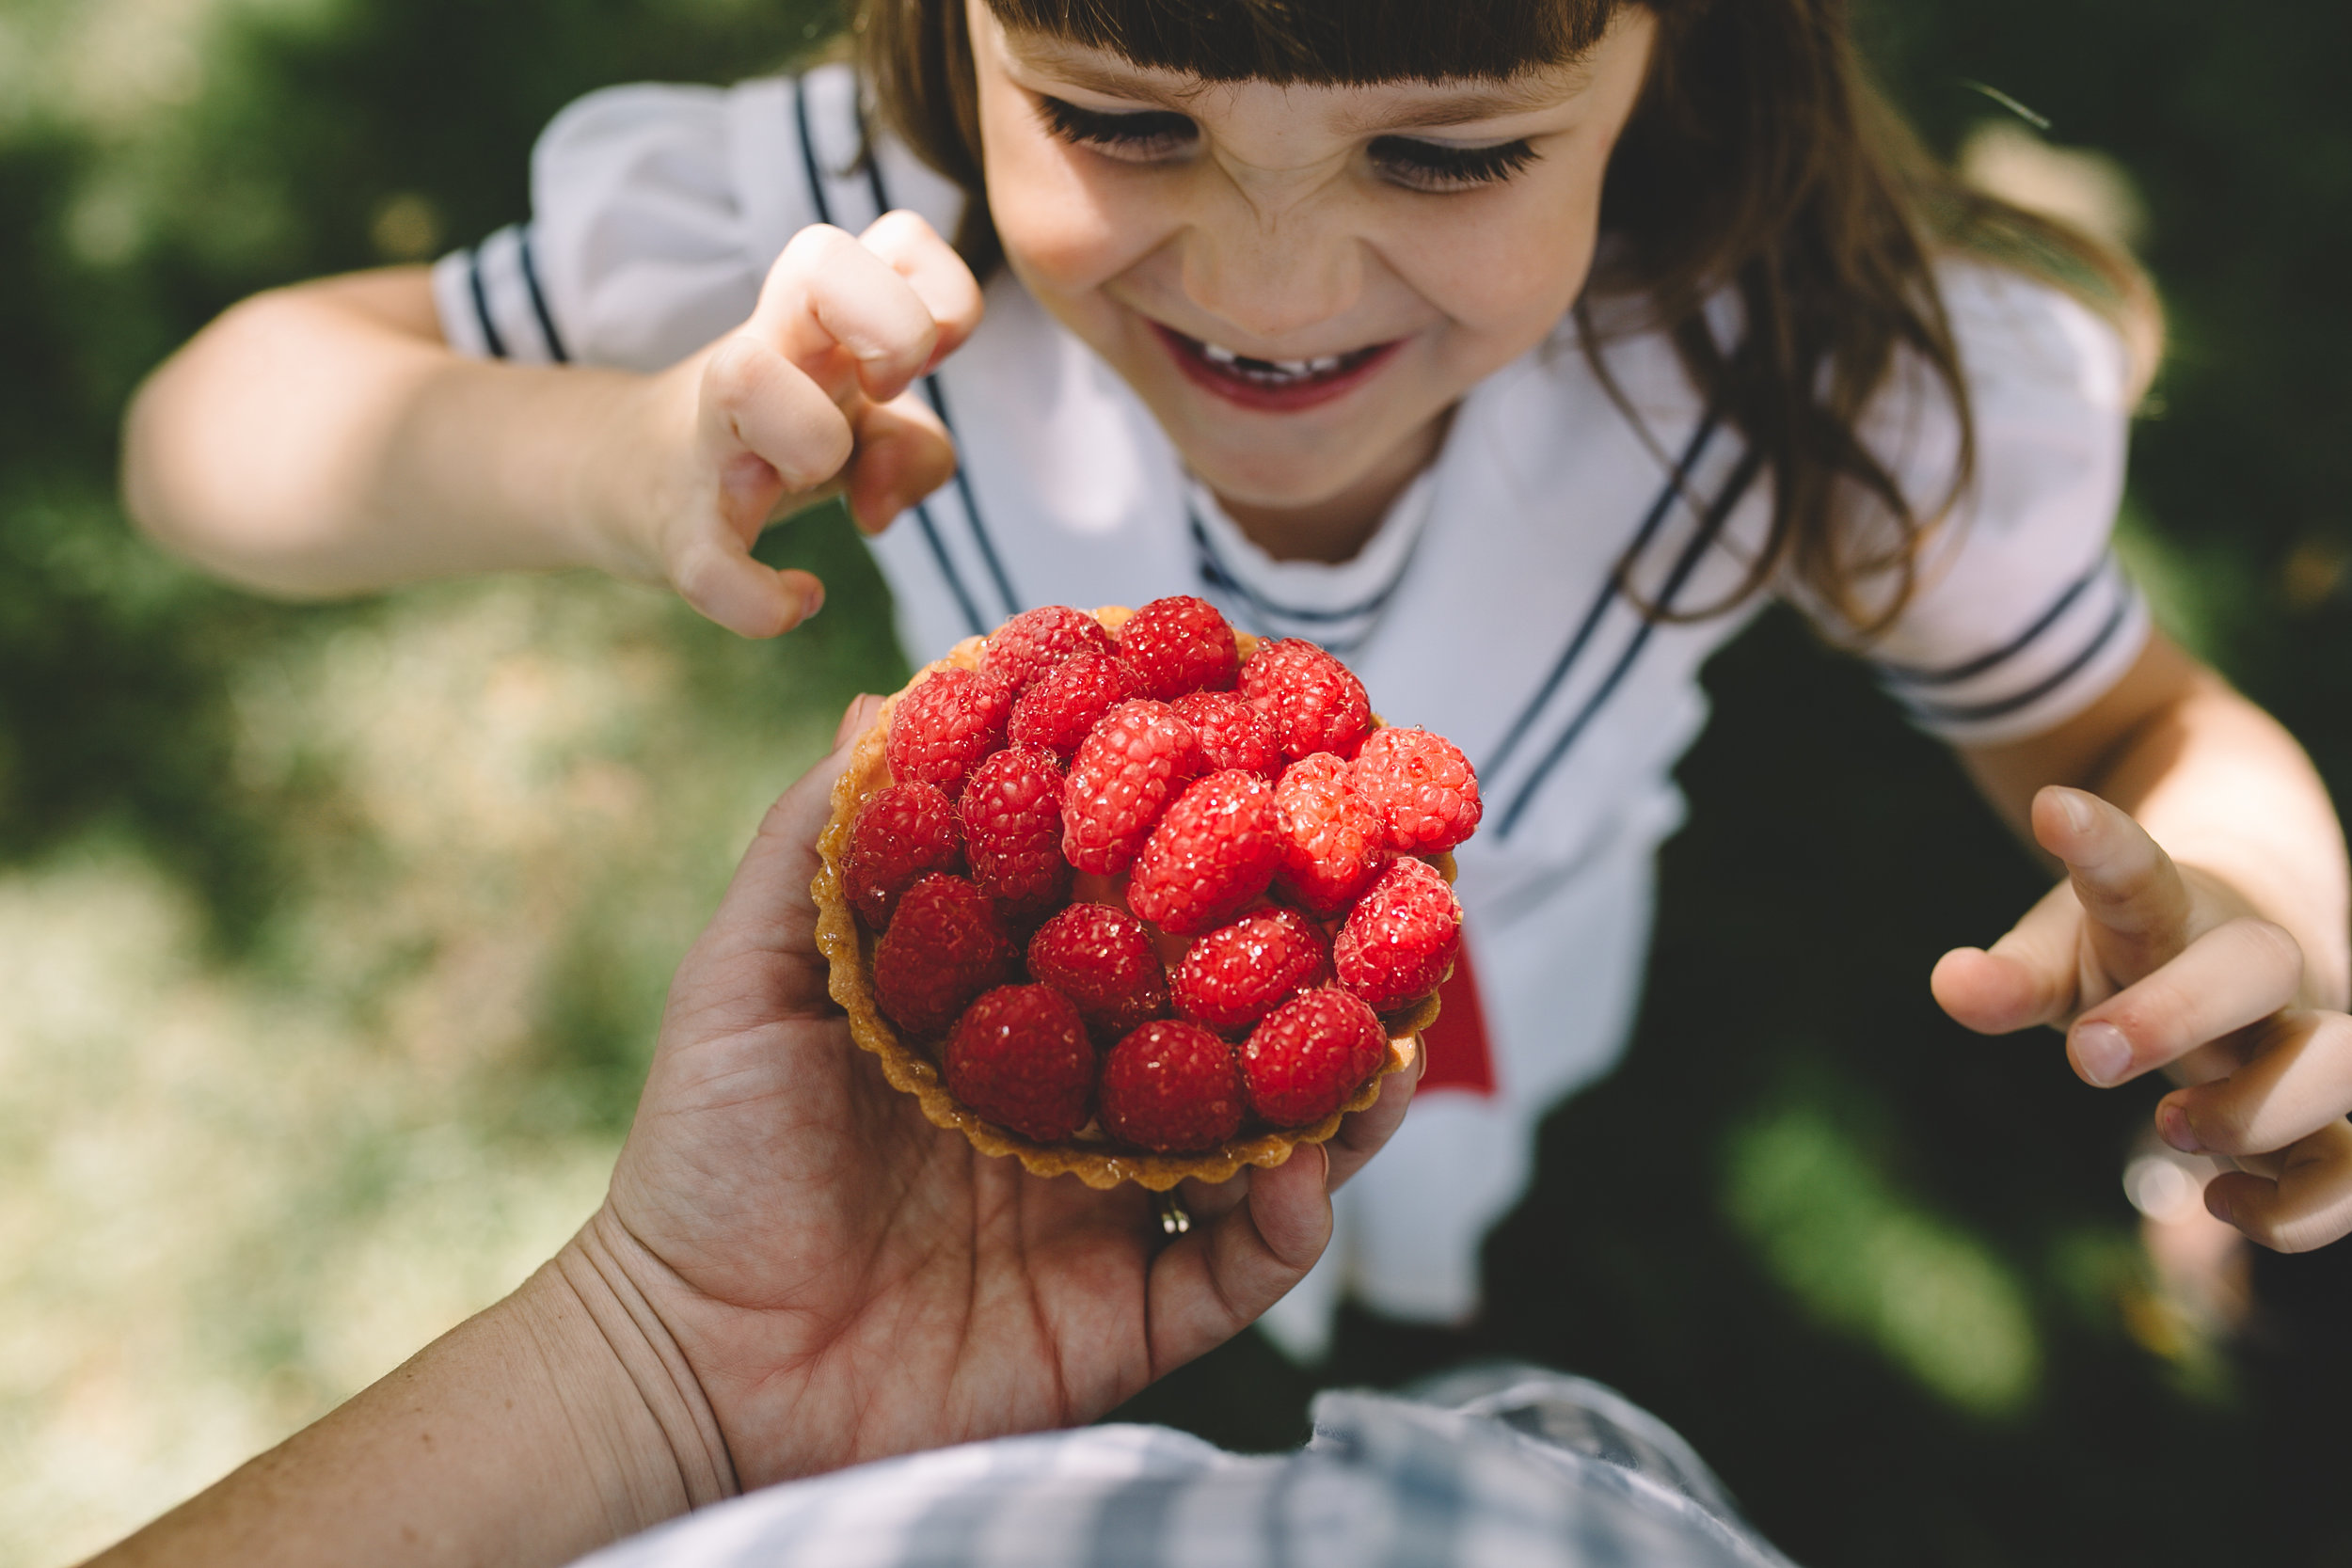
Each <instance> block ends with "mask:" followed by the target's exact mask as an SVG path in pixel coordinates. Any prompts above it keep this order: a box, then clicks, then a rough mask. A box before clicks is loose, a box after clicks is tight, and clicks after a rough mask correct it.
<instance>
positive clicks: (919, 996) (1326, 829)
mask: <svg viewBox="0 0 2352 1568" xmlns="http://www.w3.org/2000/svg"><path fill="white" fill-rule="evenodd" d="M1477 821H1478V794H1477V780H1476V778H1475V776H1474V775H1473V774H1471V772H1470V768H1469V764H1468V763H1467V762H1466V761H1464V760H1462V756H1461V752H1459V751H1457V750H1456V749H1454V747H1453V746H1451V745H1450V744H1448V743H1447V742H1446V741H1444V740H1443V739H1442V738H1441V737H1439V736H1433V735H1428V734H1426V733H1425V732H1422V731H1419V730H1391V729H1389V728H1388V727H1386V726H1385V725H1383V724H1382V723H1381V722H1380V721H1379V719H1378V718H1377V717H1376V716H1375V715H1374V714H1373V713H1372V710H1371V705H1370V703H1369V701H1368V700H1367V699H1366V697H1365V696H1364V693H1363V689H1362V686H1361V684H1360V683H1359V682H1358V681H1357V680H1356V677H1355V675H1354V674H1353V673H1350V672H1349V671H1348V670H1347V668H1346V666H1345V665H1343V664H1342V663H1341V662H1340V661H1339V660H1337V659H1335V658H1333V657H1331V656H1330V655H1328V654H1327V653H1325V652H1324V651H1323V650H1322V649H1321V648H1318V647H1316V646H1314V645H1313V644H1312V643H1309V642H1302V641H1295V640H1291V641H1261V640H1259V639H1257V638H1253V637H1251V636H1249V635H1248V633H1245V632H1238V631H1235V630H1234V629H1233V628H1232V626H1229V625H1227V624H1226V622H1225V620H1224V618H1223V617H1222V616H1221V615H1219V614H1218V613H1217V612H1216V610H1215V609H1214V608H1213V607H1211V606H1210V605H1208V604H1206V603H1205V602H1203V601H1201V600H1200V599H1195V598H1189V597H1180V598H1170V599H1161V600H1157V601H1154V602H1153V603H1152V604H1150V605H1146V606H1145V607H1143V609H1142V610H1136V611H1130V610H1123V609H1116V608H1114V609H1106V610H1095V611H1093V612H1092V613H1091V614H1089V613H1088V612H1086V611H1083V610H1071V609H1068V608H1067V607H1062V606H1053V607H1048V608H1047V609H1044V610H1030V611H1028V612H1026V613H1025V614H1024V615H1020V616H1016V617H1014V619H1013V620H1011V621H1009V622H1008V623H1006V625H1005V626H1001V627H999V628H998V629H997V631H996V633H995V634H994V635H993V636H992V637H990V638H986V639H983V638H977V637H975V638H970V639H967V640H966V641H963V642H961V643H959V644H957V646H956V647H955V648H954V649H953V650H952V651H950V652H949V654H948V656H947V657H946V658H944V659H941V660H939V661H938V662H936V663H934V664H931V665H930V666H928V667H926V668H925V669H924V670H923V671H921V672H920V673H918V674H917V675H916V676H915V678H914V680H913V681H912V682H910V683H909V684H908V686H907V688H906V689H904V690H902V691H900V692H898V694H897V695H896V696H894V697H892V698H890V699H889V700H888V701H886V702H885V703H884V704H883V705H882V714H881V716H880V717H879V718H878V719H877V720H876V721H875V722H874V724H873V725H872V727H871V728H869V729H868V730H867V731H866V733H865V734H864V735H862V736H859V737H858V739H857V741H856V743H855V745H854V747H853V748H852V750H851V752H850V763H849V767H848V768H846V769H845V770H844V771H843V773H842V775H841V778H840V780H839V782H838V783H836V784H834V793H833V816H832V819H831V821H830V822H828V824H827V825H826V829H825V833H824V836H823V838H822V840H821V841H820V842H819V846H818V847H819V852H820V854H821V857H822V862H823V863H822V866H821V867H820V869H819V870H818V876H817V879H816V882H815V883H814V884H813V886H812V888H811V892H812V893H813V894H814V895H815V897H816V901H817V911H818V923H817V940H818V947H819V948H820V949H822V951H823V952H824V954H825V956H826V958H827V960H828V962H829V964H830V966H831V975H830V989H831V990H832V994H833V997H834V1001H836V1002H838V1003H839V1004H840V1005H841V1006H843V1007H844V1008H845V1009H846V1010H847V1011H848V1013H849V1015H850V1034H851V1036H852V1037H854V1038H855V1039H856V1041H857V1043H858V1045H859V1046H860V1048H862V1049H864V1050H866V1051H868V1052H870V1053H873V1054H874V1055H875V1056H876V1057H878V1058H879V1059H880V1060H881V1063H882V1072H883V1074H884V1076H885V1077H887V1078H888V1079H889V1081H890V1083H891V1084H892V1085H893V1086H894V1087H896V1088H898V1089H899V1090H900V1091H901V1092H903V1093H907V1094H911V1095H913V1096H914V1097H915V1098H916V1100H917V1101H920V1102H921V1104H922V1107H923V1111H924V1114H925V1115H926V1116H927V1117H929V1118H930V1120H931V1121H932V1122H933V1123H934V1124H936V1125H938V1126H940V1127H943V1128H950V1129H953V1130H955V1131H957V1132H961V1133H963V1135H964V1136H965V1137H967V1138H969V1139H970V1140H971V1142H972V1144H973V1147H975V1148H978V1149H979V1150H980V1151H981V1152H983V1153H986V1154H991V1155H999V1156H1009V1157H1011V1158H1014V1159H1017V1160H1019V1161H1020V1162H1021V1163H1022V1164H1023V1165H1025V1166H1026V1167H1027V1168H1028V1169H1029V1170H1030V1171H1031V1172H1033V1173H1035V1174H1037V1175H1039V1176H1061V1175H1072V1176H1075V1177H1077V1178H1078V1179H1079V1180H1082V1181H1084V1182H1086V1183H1087V1184H1088V1185H1089V1186H1092V1187H1104V1188H1107V1187H1114V1186H1117V1185H1118V1184H1120V1182H1123V1181H1132V1182H1136V1183H1137V1184H1139V1185H1141V1186H1144V1187H1147V1188H1150V1189H1152V1190H1153V1191H1156V1192H1165V1191H1166V1190H1167V1189H1168V1188H1170V1187H1172V1186H1174V1185H1175V1184H1176V1183H1177V1182H1179V1181H1181V1180H1184V1179H1185V1178H1187V1177H1193V1178H1198V1179H1200V1180H1204V1181H1211V1182H1215V1181H1223V1180H1228V1179H1230V1178H1231V1177H1232V1176H1233V1175H1234V1174H1235V1173H1236V1172H1238V1171H1239V1170H1241V1169H1242V1167H1243V1166H1245V1165H1279V1164H1281V1163H1282V1162H1283V1161H1285V1160H1287V1159H1289V1158H1290V1155H1291V1151H1292V1150H1293V1149H1294V1148H1296V1147H1297V1146H1298V1145H1300V1144H1302V1143H1321V1142H1323V1141H1325V1140H1326V1139H1327V1138H1329V1137H1330V1136H1331V1135H1332V1134H1333V1133H1335V1132H1338V1131H1339V1125H1340V1118H1341V1117H1343V1116H1344V1115H1345V1114H1346V1113H1348V1112H1350V1111H1359V1110H1362V1109H1364V1108H1365V1107H1367V1106H1369V1105H1371V1104H1372V1103H1373V1101H1375V1100H1376V1099H1378V1098H1379V1094H1380V1081H1381V1079H1382V1078H1384V1077H1385V1076H1386V1075H1387V1074H1389V1073H1391V1072H1396V1071H1399V1070H1402V1069H1405V1068H1406V1067H1409V1066H1410V1065H1411V1064H1412V1061H1413V1058H1414V1054H1415V1053H1416V1052H1417V1051H1418V1049H1419V1037H1420V1034H1421V1031H1422V1030H1423V1029H1425V1028H1427V1027H1428V1026H1429V1024H1430V1023H1431V1022H1432V1021H1434V1020H1435V1019H1436V1017H1437V1014H1438V997H1437V991H1438V985H1439V984H1440V983H1441V982H1442V981H1443V980H1444V978H1445V976H1446V975H1447V974H1450V973H1452V970H1453V966H1454V955H1455V954H1456V953H1457V952H1458V951H1459V947H1460V941H1461V937H1460V923H1461V913H1460V909H1459V906H1458V905H1456V904H1455V903H1454V894H1453V888H1452V885H1451V884H1452V882H1453V879H1454V858H1453V856H1452V854H1451V853H1450V852H1449V851H1450V850H1451V849H1452V847H1454V845H1455V844H1458V843H1459V842H1461V840H1462V838H1464V837H1466V836H1468V834H1469V832H1470V831H1471V830H1473V829H1474V828H1475V827H1476V825H1477Z"/></svg>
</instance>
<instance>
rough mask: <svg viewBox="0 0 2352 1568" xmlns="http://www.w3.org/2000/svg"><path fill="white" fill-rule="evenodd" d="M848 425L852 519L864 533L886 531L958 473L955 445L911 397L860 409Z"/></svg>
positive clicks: (924, 407) (910, 394) (915, 397)
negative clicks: (853, 444) (853, 441)
mask: <svg viewBox="0 0 2352 1568" xmlns="http://www.w3.org/2000/svg"><path fill="white" fill-rule="evenodd" d="M852 425H853V427H854V430H855V433H856V436H857V455H856V456H855V457H853V458H851V459H850V469H849V475H848V480H849V483H848V487H847V488H848V493H849V501H850V516H852V517H854V518H855V519H856V520H857V526H858V527H859V528H861V529H863V530H865V531H866V532H867V533H880V532H881V531H882V530H883V529H885V528H888V527H889V526H890V523H891V520H892V519H893V518H895V517H897V516H898V515H899V514H900V513H902V512H904V511H905V510H906V509H907V508H909V507H911V506H913V505H914V503H915V502H916V501H919V500H921V499H923V498H924V497H925V496H928V495H930V493H931V492H932V491H933V490H936V489H938V488H939V487H940V486H941V485H943V484H945V483H947V481H948V479H949V478H950V477H951V476H953V475H954V473H955V471H956V449H955V443H954V442H953V441H951V440H949V439H948V436H947V432H946V427H944V426H943V425H941V423H940V422H939V416H938V415H936V414H934V413H932V412H931V410H930V405H929V404H926V403H924V401H923V400H922V398H921V397H919V396H918V395H916V394H915V393H913V392H907V393H904V394H902V395H900V396H898V397H897V398H894V399H892V400H891V401H890V402H888V403H866V404H859V405H858V406H857V409H856V411H855V413H854V415H853V417H852Z"/></svg>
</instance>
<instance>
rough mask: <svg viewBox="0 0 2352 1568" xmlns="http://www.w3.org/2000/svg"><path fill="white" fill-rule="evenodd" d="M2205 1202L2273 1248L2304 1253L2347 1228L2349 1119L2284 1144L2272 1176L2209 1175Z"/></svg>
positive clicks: (2351, 1176)
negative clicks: (2282, 1157) (2289, 1145)
mask: <svg viewBox="0 0 2352 1568" xmlns="http://www.w3.org/2000/svg"><path fill="white" fill-rule="evenodd" d="M2205 1207H2206V1209H2207V1210H2208V1211H2210V1212H2212V1213H2213V1215H2214V1217H2215V1218H2217V1219H2220V1220H2225V1221H2227V1222H2228V1223H2229V1224H2231V1225H2233V1226H2236V1227H2238V1228H2239V1229H2240V1230H2242V1231H2244V1232H2245V1233H2246V1234H2247V1236H2248V1237H2249V1238H2250V1239H2251V1240H2253V1241H2256V1242H2259V1243H2262V1244H2263V1245H2264V1246H2266V1247H2269V1248H2270V1249H2271V1250H2272V1251H2274V1252H2309V1251H2310V1250H2311V1249H2312V1248H2313V1247H2321V1246H2326V1245H2327V1244H2328V1243H2330V1242H2332V1241H2335V1240H2337V1239H2339V1238H2340V1237H2342V1236H2344V1235H2345V1234H2346V1233H2348V1232H2352V1122H2344V1121H2335V1122H2331V1123H2329V1124H2328V1126H2326V1127H2323V1128H2321V1129H2320V1130H2319V1131H2318V1132H2313V1133H2312V1135H2311V1136H2310V1137H2307V1138H2305V1139H2303V1140H2302V1141H2301V1142H2300V1143H2297V1144H2296V1146H2295V1147H2294V1148H2290V1149H2288V1150H2287V1153H2286V1158H2285V1160H2284V1161H2283V1162H2282V1163H2281V1165H2280V1171H2279V1175H2278V1178H2277V1179H2276V1180H2271V1179H2268V1178H2265V1177H2261V1176H2256V1175H2254V1174H2253V1173H2252V1172H2250V1171H2227V1172H2224V1173H2223V1174H2221V1175H2219V1176H2217V1177H2215V1178H2214V1179H2213V1180H2211V1181H2209V1182H2207V1183H2206V1184H2205Z"/></svg>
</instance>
